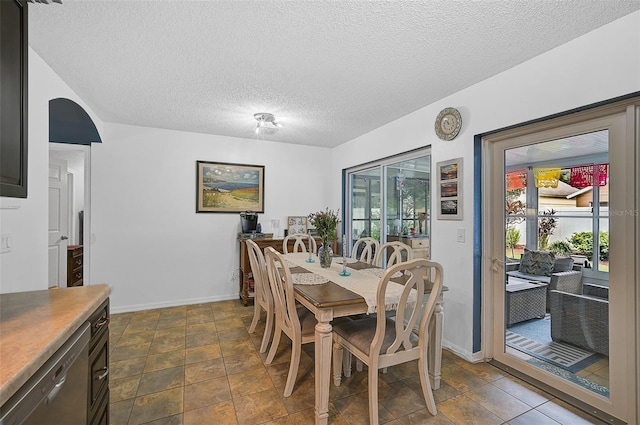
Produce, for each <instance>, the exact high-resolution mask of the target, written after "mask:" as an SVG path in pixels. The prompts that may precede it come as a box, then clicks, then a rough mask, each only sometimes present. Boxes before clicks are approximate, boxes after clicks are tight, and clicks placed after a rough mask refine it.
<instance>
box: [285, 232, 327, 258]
mask: <svg viewBox="0 0 640 425" xmlns="http://www.w3.org/2000/svg"><path fill="white" fill-rule="evenodd" d="M291 240H293V241H294V242H293V249H292V250H291V251H289V241H291ZM309 244H310V245H311V252H313V253H314V254H315V253H317V252H318V245H317V244H316V240H315V239H314V238H312V237H311V235H308V234H306V233H296V234H293V235H288V236H287V237H285V238H284V240H283V241H282V252H284V253H285V254H289V252H308V250H307V247H308V246H309Z"/></svg>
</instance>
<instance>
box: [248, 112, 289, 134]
mask: <svg viewBox="0 0 640 425" xmlns="http://www.w3.org/2000/svg"><path fill="white" fill-rule="evenodd" d="M253 118H255V119H256V121H258V124H257V125H256V130H255V131H256V134H260V133H263V132H266V131H269V130H271V132H275V131H277V130H278V129H279V128H282V127H283V124H282V122H281V121H276V117H274V116H273V114H270V113H268V112H258V113H257V114H253Z"/></svg>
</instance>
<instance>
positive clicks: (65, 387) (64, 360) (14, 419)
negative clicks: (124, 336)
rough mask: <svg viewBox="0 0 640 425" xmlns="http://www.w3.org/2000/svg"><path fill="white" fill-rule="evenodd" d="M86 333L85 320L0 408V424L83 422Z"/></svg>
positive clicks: (72, 423) (71, 423)
mask: <svg viewBox="0 0 640 425" xmlns="http://www.w3.org/2000/svg"><path fill="white" fill-rule="evenodd" d="M89 337H90V326H89V323H85V324H84V325H82V326H81V327H80V329H78V330H77V331H76V332H75V333H74V334H73V335H72V336H71V337H70V338H69V339H68V340H67V342H65V343H64V344H63V345H62V347H60V349H59V350H58V351H56V352H55V354H54V355H53V356H51V358H50V359H49V360H47V362H46V363H45V364H44V365H43V366H42V367H41V368H40V369H38V371H37V372H36V373H35V374H34V375H33V376H32V377H31V378H30V379H29V380H28V381H27V382H26V383H25V384H24V385H23V386H22V388H20V389H19V390H18V392H17V393H16V394H14V395H13V396H12V397H11V398H10V399H9V400H8V401H7V402H6V403H5V404H4V405H3V406H2V408H0V425H36V424H37V425H50V424H51V425H53V424H56V425H61V424H65V425H82V424H86V423H87V397H88V395H87V391H88V378H87V374H88V370H89V369H88V368H89Z"/></svg>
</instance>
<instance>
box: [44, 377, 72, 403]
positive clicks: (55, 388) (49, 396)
mask: <svg viewBox="0 0 640 425" xmlns="http://www.w3.org/2000/svg"><path fill="white" fill-rule="evenodd" d="M65 382H67V375H66V374H65V375H64V376H63V377H62V378H60V380H59V381H58V382H56V384H55V385H54V386H53V389H52V390H51V392H49V394H47V397H46V398H45V403H46V404H47V405H49V404H51V403H53V400H54V399H55V398H56V396H57V395H58V393H59V392H60V390H62V386H63V385H64V383H65Z"/></svg>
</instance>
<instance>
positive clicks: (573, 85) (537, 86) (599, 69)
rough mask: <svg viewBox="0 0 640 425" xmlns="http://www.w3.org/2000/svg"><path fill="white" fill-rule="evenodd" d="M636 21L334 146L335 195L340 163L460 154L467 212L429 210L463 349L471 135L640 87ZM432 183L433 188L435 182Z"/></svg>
mask: <svg viewBox="0 0 640 425" xmlns="http://www.w3.org/2000/svg"><path fill="white" fill-rule="evenodd" d="M638 28H640V12H636V13H633V14H631V15H628V16H626V17H624V18H622V19H620V20H618V21H615V22H613V23H611V24H609V25H606V26H604V27H602V28H599V29H597V30H595V31H593V32H591V33H588V34H586V35H584V36H583V37H580V38H578V39H576V40H573V41H571V42H569V43H567V44H565V45H562V46H560V47H558V48H556V49H554V50H552V51H549V52H547V53H545V54H543V55H540V56H538V57H536V58H534V59H532V60H530V61H528V62H525V63H523V64H521V65H519V66H517V67H515V68H512V69H510V70H508V71H506V72H503V73H501V74H499V75H496V76H494V77H492V78H490V79H488V80H485V81H483V82H481V83H478V84H475V85H473V86H471V87H469V88H467V89H465V90H462V91H460V92H458V93H456V94H454V95H452V96H449V97H447V98H445V99H442V100H441V101H438V102H436V103H434V104H431V105H429V106H427V107H425V108H422V109H420V110H418V111H415V112H413V113H411V114H409V115H406V116H404V117H402V118H400V119H398V120H396V121H393V122H391V123H389V124H387V125H385V126H383V127H381V128H378V129H376V130H374V131H372V132H370V133H368V134H365V135H363V136H361V137H358V138H356V139H354V140H352V141H350V142H348V143H345V144H343V145H340V146H338V147H336V148H335V149H334V150H333V160H332V164H333V169H332V178H333V188H334V191H333V194H332V198H333V202H334V203H336V202H339V200H340V198H341V194H342V188H341V172H342V170H343V169H344V168H348V167H352V166H354V165H358V164H362V163H365V162H367V161H372V160H375V159H378V158H382V157H385V156H390V155H394V154H397V153H400V152H404V151H408V150H411V149H415V148H418V147H422V146H426V145H431V146H432V151H431V153H432V165H433V166H435V164H436V163H437V162H439V161H445V160H448V159H452V158H456V157H462V158H463V162H464V165H463V170H464V172H463V179H464V183H463V184H464V191H463V198H464V199H463V201H464V211H463V214H464V218H463V220H462V221H438V220H437V219H436V218H435V216H436V214H433V216H434V218H433V220H432V238H431V244H432V245H431V247H432V248H431V258H432V259H433V260H435V261H438V262H440V263H441V264H442V265H443V268H444V280H445V281H444V283H445V285H447V286H448V287H449V291H448V292H447V293H446V294H445V326H444V339H445V341H444V345H445V346H447V347H449V348H451V349H452V350H454V351H456V352H458V353H459V354H461V355H462V356H464V357H466V358H468V359H472V358H473V354H472V348H473V347H472V328H473V317H472V313H473V270H472V266H473V232H474V228H473V215H472V214H473V209H472V208H473V202H474V199H473V172H474V169H473V159H474V157H473V155H474V153H473V141H474V135H476V134H481V133H485V132H488V131H491V130H496V129H500V128H503V127H506V126H511V125H515V124H518V123H522V122H525V121H528V120H532V119H536V118H540V117H544V116H547V115H550V114H554V113H558V112H562V111H566V110H569V109H572V108H576V107H580V106H584V105H588V104H591V103H595V102H598V101H603V100H606V99H610V98H613V97H617V96H621V95H625V94H628V93H632V92H636V91H640V31H639V30H638ZM487 60H491V59H490V58H487ZM452 72H455V70H452ZM434 84H437V82H434ZM449 106H451V107H456V108H458V109H459V110H460V112H461V114H462V121H463V123H462V130H461V132H460V134H459V136H458V137H457V138H456V139H455V140H453V141H449V142H445V141H442V140H440V139H438V138H437V136H436V135H435V132H434V127H433V126H434V121H435V118H436V116H437V115H438V113H439V111H440V110H442V109H443V108H445V107H449ZM432 190H433V193H436V192H435V191H436V187H435V182H434V184H433V186H432ZM432 208H434V207H432ZM457 229H464V230H465V233H466V242H465V243H458V242H456V231H457Z"/></svg>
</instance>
